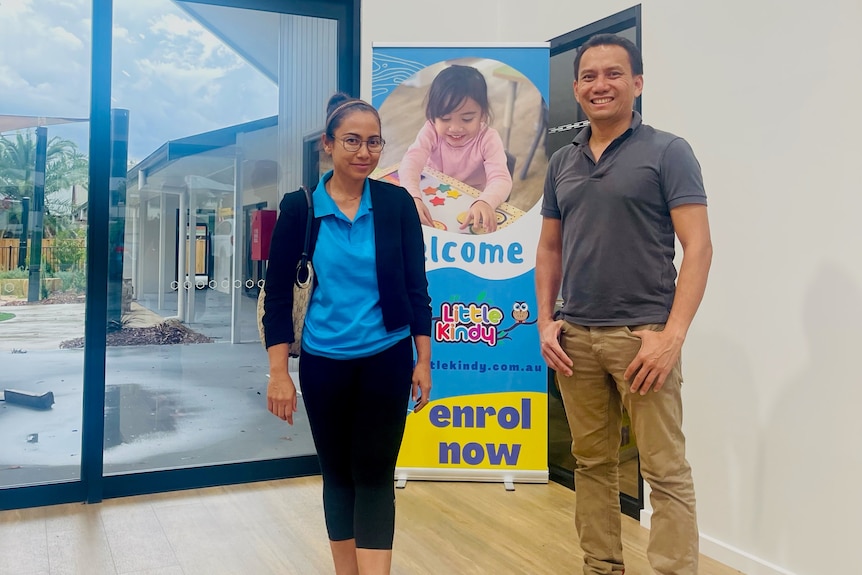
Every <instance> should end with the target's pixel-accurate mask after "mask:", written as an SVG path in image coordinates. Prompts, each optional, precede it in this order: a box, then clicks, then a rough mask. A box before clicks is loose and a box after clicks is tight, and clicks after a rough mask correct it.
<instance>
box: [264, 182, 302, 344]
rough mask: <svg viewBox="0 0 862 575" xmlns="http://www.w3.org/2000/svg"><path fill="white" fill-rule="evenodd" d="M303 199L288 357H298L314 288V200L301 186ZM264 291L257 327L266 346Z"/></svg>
mask: <svg viewBox="0 0 862 575" xmlns="http://www.w3.org/2000/svg"><path fill="white" fill-rule="evenodd" d="M302 191H303V192H305V200H306V202H307V203H308V220H307V223H306V226H305V244H304V246H303V248H302V256H301V257H300V258H299V262H298V263H297V264H296V278H294V280H293V343H291V344H288V354H289V355H290V357H299V352H300V351H302V329H303V328H304V327H305V314H306V312H307V311H308V304H309V302H310V301H311V290H312V289H313V288H314V267H313V266H312V265H311V258H310V256H309V251H310V250H311V227H312V223H313V222H314V202H313V201H312V199H311V192H310V191H309V190H308V188H306V187H305V186H302ZM265 298H266V292H265V291H264V290H263V288H261V290H260V293H259V294H258V297H257V329H258V332H259V333H260V343H261V344H262V345H263V347H264V349H265V348H266V335H265V333H264V329H263V314H264V305H263V304H264V299H265Z"/></svg>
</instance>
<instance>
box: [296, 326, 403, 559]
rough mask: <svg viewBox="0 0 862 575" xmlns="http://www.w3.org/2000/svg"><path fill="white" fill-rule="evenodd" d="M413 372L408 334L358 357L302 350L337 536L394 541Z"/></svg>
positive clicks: (302, 374) (381, 544)
mask: <svg viewBox="0 0 862 575" xmlns="http://www.w3.org/2000/svg"><path fill="white" fill-rule="evenodd" d="M412 380H413V349H412V347H411V339H410V338H409V337H407V338H405V339H403V340H401V341H400V342H398V343H396V344H395V345H393V346H392V347H390V348H388V349H385V350H384V351H382V352H380V353H378V354H376V355H373V356H370V357H363V358H359V359H349V360H336V359H329V358H325V357H320V356H317V355H313V354H311V353H308V352H306V351H305V350H303V351H302V355H301V357H300V360H299V381H300V386H301V388H302V400H303V402H304V404H305V409H306V411H307V413H308V421H309V423H310V424H311V434H312V437H313V438H314V446H315V448H316V449H317V455H318V457H319V459H320V467H321V471H322V472H323V512H324V515H325V517H326V529H327V532H328V533H329V539H330V540H332V541H344V540H347V539H356V547H357V548H361V549H392V539H393V537H394V534H395V460H396V459H397V458H398V450H399V449H400V448H401V439H402V437H403V436H404V424H405V421H406V419H407V405H408V403H409V400H410V387H411V383H412Z"/></svg>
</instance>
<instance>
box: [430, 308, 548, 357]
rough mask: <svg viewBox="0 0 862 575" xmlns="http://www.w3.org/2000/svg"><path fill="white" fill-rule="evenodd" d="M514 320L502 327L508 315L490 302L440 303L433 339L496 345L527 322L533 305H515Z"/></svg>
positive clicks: (447, 341)
mask: <svg viewBox="0 0 862 575" xmlns="http://www.w3.org/2000/svg"><path fill="white" fill-rule="evenodd" d="M511 316H512V319H513V320H514V323H512V324H511V325H509V326H508V327H505V328H503V327H501V324H502V323H503V321H504V320H505V319H506V314H505V313H503V310H502V309H501V308H499V307H494V306H492V305H489V304H487V303H481V304H479V303H464V302H445V303H442V304H440V315H439V316H438V317H435V318H434V339H435V340H436V341H438V342H441V343H484V344H485V345H487V346H489V347H494V346H496V345H497V342H499V341H501V340H505V339H512V338H511V337H510V334H511V333H512V330H514V329H515V328H516V327H518V326H521V325H531V324H534V323H536V321H537V320H532V321H528V320H529V318H530V307H529V305H528V304H527V303H526V302H523V301H516V302H515V303H514V304H513V305H512V313H511Z"/></svg>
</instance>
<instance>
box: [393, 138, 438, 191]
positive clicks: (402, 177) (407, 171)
mask: <svg viewBox="0 0 862 575" xmlns="http://www.w3.org/2000/svg"><path fill="white" fill-rule="evenodd" d="M436 145H437V132H436V131H435V130H434V126H433V125H432V124H431V122H425V124H424V125H423V126H422V129H421V130H419V134H417V135H416V140H414V142H413V143H412V144H410V147H409V148H407V152H405V153H404V157H403V158H401V164H400V165H399V166H398V179H399V181H400V182H401V186H402V187H404V188H405V189H406V190H407V191H408V192H410V195H411V196H413V197H414V198H421V197H422V192H421V190H420V189H419V182H420V181H421V179H422V168H424V167H425V164H426V163H427V162H428V157H429V156H431V152H432V151H433V150H434V147H435V146H436Z"/></svg>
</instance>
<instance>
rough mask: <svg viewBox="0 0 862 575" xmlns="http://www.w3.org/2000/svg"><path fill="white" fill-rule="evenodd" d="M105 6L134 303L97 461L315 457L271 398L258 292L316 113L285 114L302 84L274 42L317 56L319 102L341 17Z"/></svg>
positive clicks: (114, 352) (118, 350) (111, 356)
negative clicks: (123, 144)
mask: <svg viewBox="0 0 862 575" xmlns="http://www.w3.org/2000/svg"><path fill="white" fill-rule="evenodd" d="M177 4H179V5H180V6H181V8H178V6H177ZM114 9H115V19H114V21H115V33H114V46H115V53H114V69H115V71H116V72H115V74H114V77H113V92H114V96H115V99H116V102H115V105H116V106H117V107H120V108H124V109H127V110H128V111H129V131H128V134H129V136H128V137H129V140H128V150H129V162H128V166H129V167H128V170H127V173H126V174H125V175H126V202H125V206H124V209H123V216H124V218H125V227H124V234H123V242H122V246H121V249H118V250H115V251H116V252H117V253H120V254H122V257H123V262H122V263H123V265H122V269H123V282H124V283H125V284H127V285H128V287H129V289H128V291H129V293H130V300H129V302H128V306H127V308H126V309H125V311H124V314H123V317H122V321H121V325H120V329H118V330H116V331H115V332H113V333H111V334H109V338H108V350H107V375H106V383H107V389H106V397H105V402H106V412H105V425H106V433H105V452H104V457H105V473H106V474H109V475H110V474H121V473H128V472H133V471H144V470H157V469H169V468H179V467H192V466H201V465H212V464H220V463H233V462H244V461H255V460H266V459H276V458H282V457H290V456H298V455H308V454H313V453H314V447H313V444H312V441H311V435H310V431H309V429H308V422H307V420H306V419H305V418H304V416H303V411H304V410H302V409H300V412H299V414H298V417H297V418H296V419H295V423H294V425H293V426H292V427H289V426H287V424H286V423H284V422H283V421H281V420H279V419H278V418H276V417H274V416H272V415H271V414H269V412H267V410H266V386H267V372H268V363H267V356H266V352H265V351H264V349H263V348H262V346H261V345H260V342H259V341H258V332H257V325H256V299H257V295H258V292H259V290H260V288H261V287H262V285H263V281H264V278H265V273H266V261H267V259H268V238H269V236H270V235H271V233H272V225H273V223H274V221H275V215H276V212H277V208H278V203H279V200H280V198H281V195H282V194H283V193H284V192H285V191H287V190H288V189H295V188H296V186H297V185H298V184H299V183H300V182H299V179H298V176H301V174H300V173H299V172H301V170H296V169H295V168H296V167H301V162H302V158H301V142H302V135H304V134H305V133H310V132H312V131H314V130H320V129H321V128H322V123H323V118H322V117H321V118H318V117H316V116H315V117H313V118H311V119H305V118H299V117H296V116H292V115H288V112H287V111H286V108H285V105H286V104H285V102H286V101H287V100H288V97H287V96H284V91H285V90H288V89H294V90H297V89H300V88H302V89H304V88H306V86H305V85H302V86H299V87H296V86H290V85H288V84H287V83H286V81H284V80H283V83H282V85H281V87H280V86H279V78H286V77H287V76H286V70H282V69H281V68H280V67H282V66H288V65H289V61H288V60H289V56H288V57H282V56H281V54H282V53H284V54H293V57H294V58H296V59H300V60H302V59H303V56H302V55H303V54H304V53H305V51H307V50H310V49H311V50H313V51H314V52H315V53H316V54H317V57H318V59H319V61H317V62H316V63H315V66H316V69H315V73H317V72H320V74H321V76H323V77H324V78H325V79H326V80H327V81H328V80H329V79H330V78H331V80H332V82H331V85H327V86H325V87H323V88H321V89H320V90H319V93H320V94H321V95H320V96H314V98H316V100H320V101H319V102H317V101H316V100H315V105H316V106H317V107H318V108H320V114H319V115H322V113H323V105H324V103H325V97H328V95H329V94H330V93H332V92H334V91H335V73H334V70H335V66H336V60H335V48H336V44H335V37H336V29H335V27H336V23H335V22H334V21H324V20H322V19H315V18H300V17H296V16H288V15H280V14H275V13H268V12H263V11H257V10H243V9H237V8H227V7H223V6H212V5H207V4H200V3H185V2H179V3H174V2H170V1H168V0H146V1H143V2H141V1H132V0H118V1H116V2H115V3H114ZM305 37H308V38H320V39H321V40H319V41H320V42H321V46H320V47H319V49H318V47H316V46H311V47H309V46H306V47H305V48H304V49H303V50H301V51H299V52H298V53H297V54H294V51H295V48H294V47H291V46H289V45H288V44H286V43H287V42H289V41H296V40H297V38H305ZM309 41H310V40H309ZM305 59H307V58H305ZM327 66H328V67H330V68H331V71H332V73H331V74H329V73H327V70H328V69H327ZM280 94H281V95H280ZM308 98H309V99H311V98H312V96H308ZM296 99H297V98H295V97H291V98H290V100H291V101H294V100H296ZM288 117H289V119H290V124H289V125H288V124H286V123H285V120H284V119H285V118H288ZM304 125H308V126H309V127H308V129H306V130H305V132H302V129H300V130H299V132H300V133H299V134H298V135H297V134H295V133H294V132H296V131H297V127H300V128H301V127H302V126H304ZM294 143H295V144H296V145H294ZM294 164H295V165H294Z"/></svg>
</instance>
